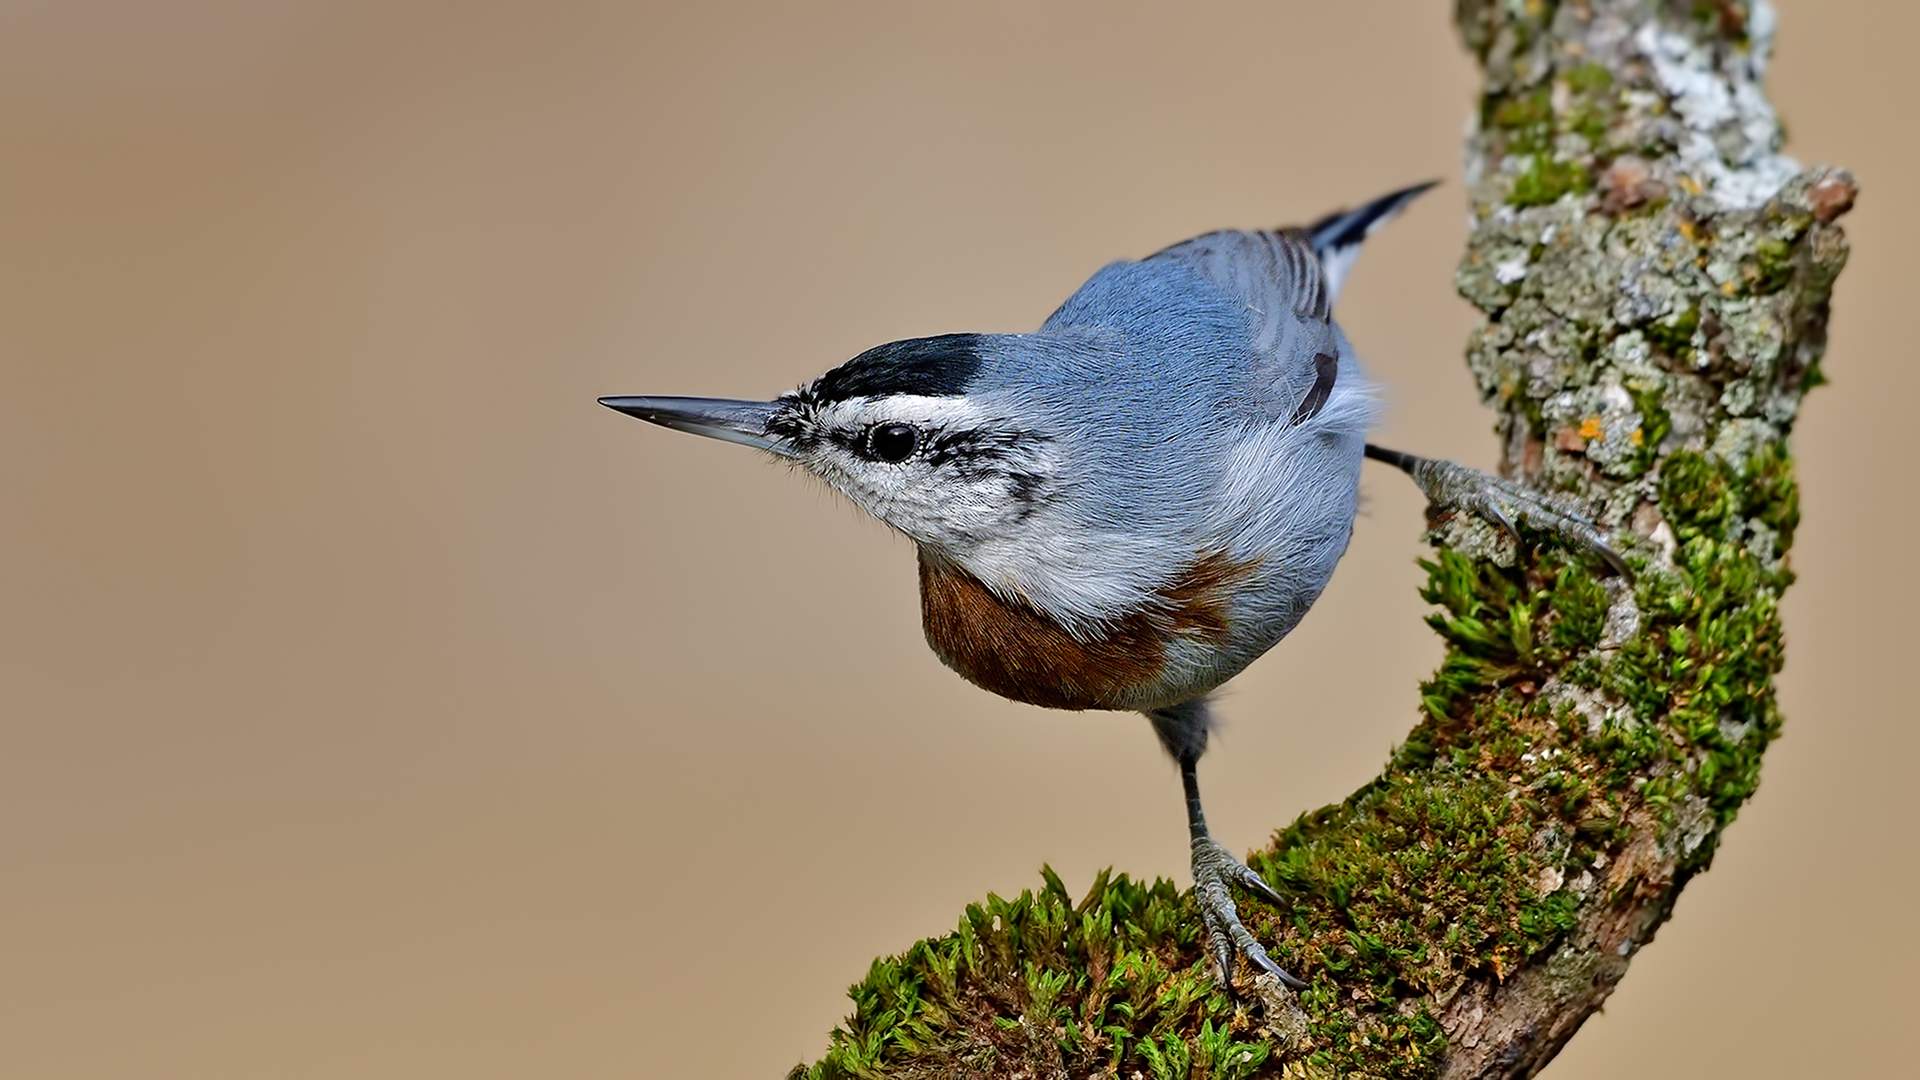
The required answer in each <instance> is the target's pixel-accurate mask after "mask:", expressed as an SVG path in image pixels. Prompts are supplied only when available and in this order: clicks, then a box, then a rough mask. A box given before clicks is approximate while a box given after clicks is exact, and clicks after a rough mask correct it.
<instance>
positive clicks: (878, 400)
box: [819, 394, 986, 429]
mask: <svg viewBox="0 0 1920 1080" xmlns="http://www.w3.org/2000/svg"><path fill="white" fill-rule="evenodd" d="M819 416H820V423H821V424H822V425H824V426H826V427H833V428H841V429H855V428H861V427H865V426H866V425H868V424H878V423H898V424H914V425H916V426H920V427H929V428H969V427H977V426H979V425H980V423H981V422H982V421H983V420H984V419H985V418H986V413H985V412H984V411H983V410H982V409H981V408H980V407H979V406H978V405H976V404H974V403H973V402H972V401H970V400H968V399H966V398H963V397H930V396H925V395H920V394H889V395H886V396H884V397H858V398H848V399H846V400H845V401H836V402H833V403H832V404H830V405H824V406H822V407H821V408H820V413H819Z"/></svg>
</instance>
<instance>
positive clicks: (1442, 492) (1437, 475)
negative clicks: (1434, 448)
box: [1367, 447, 1633, 583]
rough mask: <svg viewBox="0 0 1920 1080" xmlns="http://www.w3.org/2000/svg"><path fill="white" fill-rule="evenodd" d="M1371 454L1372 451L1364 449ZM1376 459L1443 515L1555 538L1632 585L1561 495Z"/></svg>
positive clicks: (1458, 469) (1590, 525) (1415, 460)
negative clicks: (1456, 512) (1409, 479)
mask: <svg viewBox="0 0 1920 1080" xmlns="http://www.w3.org/2000/svg"><path fill="white" fill-rule="evenodd" d="M1367 449H1368V451H1369V453H1370V454H1371V453H1372V452H1373V451H1374V450H1375V448H1374V447H1368V448H1367ZM1377 456H1379V457H1381V458H1382V459H1383V460H1386V461H1388V462H1390V463H1391V464H1393V465H1395V466H1397V467H1399V468H1400V469H1401V470H1402V471H1404V472H1405V473H1406V474H1407V475H1408V476H1410V477H1412V478H1413V482H1414V483H1415V484H1418V485H1419V486H1420V490H1421V491H1423V492H1426V495H1427V501H1428V502H1431V503H1432V504H1433V505H1434V506H1436V507H1439V508H1441V509H1443V510H1464V511H1466V512H1467V513H1470V514H1473V515H1474V516H1475V517H1478V518H1481V519H1483V520H1485V521H1487V522H1489V523H1491V524H1493V525H1495V526H1497V527H1499V528H1501V529H1504V530H1506V531H1507V532H1508V533H1510V534H1512V535H1513V537H1514V539H1516V540H1518V539H1519V538H1520V530H1521V529H1523V528H1524V529H1530V530H1532V531H1534V532H1541V533H1547V534H1549V535H1552V536H1557V537H1559V538H1560V539H1562V540H1564V541H1566V542H1567V543H1569V544H1571V545H1573V546H1574V547H1576V548H1578V549H1580V550H1582V551H1586V552H1588V553H1590V554H1593V555H1596V556H1598V557H1599V558H1600V559H1601V560H1602V561H1604V562H1605V563H1606V564H1607V565H1608V566H1610V567H1612V568H1613V571H1614V573H1616V574H1619V575H1620V576H1621V577H1623V578H1625V579H1626V580H1627V581H1628V582H1629V583H1631V582H1632V581H1633V571H1632V570H1631V569H1629V568H1628V566H1627V561H1626V560H1625V559H1623V558H1621V557H1620V553H1619V552H1617V551H1615V550H1613V546H1612V545H1611V544H1609V543H1607V538H1606V534H1605V533H1603V532H1602V531H1601V530H1600V526H1599V525H1598V524H1596V523H1595V522H1594V520H1593V519H1592V518H1590V517H1588V516H1587V515H1586V514H1585V513H1583V512H1581V510H1580V508H1579V507H1577V506H1575V505H1573V503H1572V502H1571V501H1570V500H1568V499H1565V498H1562V497H1560V496H1556V495H1552V494H1549V493H1547V492H1544V491H1535V490H1533V489H1532V488H1529V487H1526V486H1524V485H1521V484H1517V483H1515V482H1514V481H1512V480H1506V479H1502V478H1501V477H1498V476H1493V475H1490V474H1488V473H1483V472H1481V471H1480V470H1479V469H1469V468H1467V467H1466V466H1465V465H1459V464H1455V463H1454V462H1451V461H1442V460H1440V459H1438V458H1424V457H1417V456H1415V455H1413V454H1402V453H1399V452H1398V451H1391V450H1389V451H1381V452H1380V453H1379V454H1378V455H1377Z"/></svg>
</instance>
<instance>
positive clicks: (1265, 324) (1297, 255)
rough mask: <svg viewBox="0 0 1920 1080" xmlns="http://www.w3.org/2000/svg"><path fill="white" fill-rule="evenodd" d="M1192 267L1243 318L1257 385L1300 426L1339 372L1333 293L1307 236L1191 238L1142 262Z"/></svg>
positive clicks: (1321, 403) (1290, 232) (1289, 232)
mask: <svg viewBox="0 0 1920 1080" xmlns="http://www.w3.org/2000/svg"><path fill="white" fill-rule="evenodd" d="M1144 261H1145V262H1147V263H1154V262H1170V263H1175V264H1178V265H1180V266H1183V267H1185V268H1186V269H1188V270H1190V271H1192V272H1193V273H1194V274H1196V275H1197V276H1198V277H1200V278H1201V279H1202V280H1204V281H1205V282H1207V283H1208V284H1209V285H1211V286H1212V288H1213V289H1214V290H1217V292H1218V293H1219V294H1221V295H1222V296H1223V297H1224V298H1226V299H1227V300H1228V302H1229V303H1230V304H1231V305H1232V306H1233V307H1234V308H1236V309H1237V310H1238V311H1239V312H1240V314H1241V317H1242V318H1243V319H1244V320H1245V324H1246V330H1247V340H1248V344H1249V345H1251V347H1252V352H1253V358H1254V361H1255V370H1254V371H1253V372H1250V373H1249V374H1250V375H1252V376H1253V382H1254V388H1255V390H1256V392H1257V393H1259V395H1260V396H1261V397H1262V398H1263V399H1266V400H1264V401H1263V404H1266V405H1268V406H1269V408H1270V409H1272V410H1273V411H1276V412H1284V413H1286V414H1287V415H1290V416H1291V419H1292V420H1293V422H1295V423H1298V422H1300V421H1303V420H1307V419H1310V418H1312V417H1313V416H1314V415H1316V414H1318V413H1319V411H1320V410H1321V409H1322V408H1324V407H1325V406H1326V403H1327V399H1328V398H1329V397H1331V396H1332V394H1333V387H1334V381H1335V379H1336V378H1337V377H1338V374H1339V366H1340V364H1339V356H1340V344H1339V338H1338V336H1337V335H1336V334H1335V332H1334V329H1333V319H1332V292H1331V289H1330V288H1329V282H1328V280H1327V276H1326V274H1325V272H1324V271H1323V270H1322V268H1321V265H1320V257H1319V254H1318V253H1317V252H1316V251H1315V250H1314V248H1313V244H1312V239H1311V237H1310V236H1309V235H1308V234H1307V233H1305V232H1303V231H1300V230H1296V229H1279V230H1272V231H1264V230H1263V231H1259V232H1240V231H1236V230H1227V231H1222V232H1213V233H1207V234H1206V235H1205V236H1196V237H1194V238H1193V239H1191V240H1187V241H1185V242H1183V243H1179V244H1175V245H1173V246H1172V247H1170V248H1167V249H1166V250H1164V251H1160V252H1157V253H1155V254H1153V255H1150V256H1148V257H1147V259H1146V260H1144Z"/></svg>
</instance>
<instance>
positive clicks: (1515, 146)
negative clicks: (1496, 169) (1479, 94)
mask: <svg viewBox="0 0 1920 1080" xmlns="http://www.w3.org/2000/svg"><path fill="white" fill-rule="evenodd" d="M1481 122H1482V124H1483V126H1485V127H1487V128H1490V129H1492V130H1494V131H1498V132H1500V133H1502V134H1503V135H1504V136H1505V137H1506V152H1507V153H1509V154H1534V153H1542V152H1544V151H1546V150H1547V149H1548V148H1549V147H1551V146H1552V145H1553V96H1552V93H1551V91H1550V90H1549V89H1548V88H1547V87H1544V86H1543V87H1540V88H1538V89H1536V90H1530V91H1527V92H1525V93H1522V94H1517V95H1514V96H1512V97H1501V98H1488V99H1487V100H1486V102H1485V104H1484V105H1483V106H1482V108H1481Z"/></svg>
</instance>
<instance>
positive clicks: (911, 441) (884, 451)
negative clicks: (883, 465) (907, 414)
mask: <svg viewBox="0 0 1920 1080" xmlns="http://www.w3.org/2000/svg"><path fill="white" fill-rule="evenodd" d="M919 445H920V432H918V431H917V430H915V429H914V427H913V425H911V424H875V425H874V426H873V427H871V428H868V429H867V453H868V455H869V456H871V457H873V458H875V459H877V460H879V461H885V462H889V463H891V464H894V465H898V464H900V463H901V462H903V461H905V460H907V459H908V458H910V457H912V456H913V452H914V450H915V449H917V448H918V447H919Z"/></svg>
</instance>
